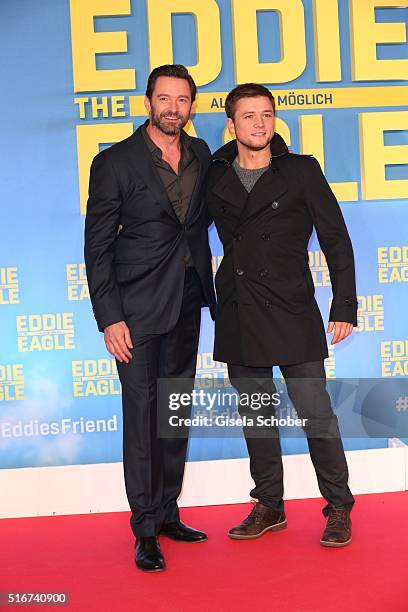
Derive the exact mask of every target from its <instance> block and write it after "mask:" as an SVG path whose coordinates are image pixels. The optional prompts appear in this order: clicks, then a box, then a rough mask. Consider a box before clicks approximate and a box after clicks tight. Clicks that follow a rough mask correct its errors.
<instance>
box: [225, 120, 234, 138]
mask: <svg viewBox="0 0 408 612" xmlns="http://www.w3.org/2000/svg"><path fill="white" fill-rule="evenodd" d="M227 128H228V131H229V133H230V134H231V136H235V125H234V122H233V120H232V119H230V118H228V119H227Z"/></svg>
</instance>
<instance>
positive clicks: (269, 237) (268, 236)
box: [261, 232, 271, 240]
mask: <svg viewBox="0 0 408 612" xmlns="http://www.w3.org/2000/svg"><path fill="white" fill-rule="evenodd" d="M261 238H262V240H270V239H271V235H270V234H269V233H266V232H264V233H263V234H262V235H261Z"/></svg>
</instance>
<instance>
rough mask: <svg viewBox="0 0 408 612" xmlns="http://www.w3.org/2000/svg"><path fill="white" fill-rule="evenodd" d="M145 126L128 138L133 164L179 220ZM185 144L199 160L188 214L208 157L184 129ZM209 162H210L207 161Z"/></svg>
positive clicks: (169, 212)
mask: <svg viewBox="0 0 408 612" xmlns="http://www.w3.org/2000/svg"><path fill="white" fill-rule="evenodd" d="M148 123H149V121H148V120H147V121H146V122H145V124H144V127H146V126H147V125H148ZM142 129H143V126H140V127H138V128H137V130H136V131H135V132H133V134H132V135H131V136H130V137H129V138H128V139H127V143H128V145H129V146H130V147H131V148H132V155H131V156H130V159H131V163H132V166H133V168H134V170H135V172H136V173H137V175H138V176H139V177H140V179H141V180H142V181H143V182H144V183H145V185H146V186H147V187H148V189H149V190H150V191H151V192H152V194H153V195H154V197H155V199H156V200H157V202H159V204H161V206H162V207H163V208H164V210H165V211H166V212H167V213H168V214H169V215H170V216H171V217H172V218H173V219H175V220H176V221H177V222H178V218H177V215H176V213H175V212H174V209H173V207H172V205H171V203H170V200H169V198H168V196H167V192H166V189H165V187H164V185H163V181H162V180H161V178H160V175H159V173H158V171H157V168H156V166H155V165H154V162H153V159H152V154H151V151H150V149H149V146H148V143H147V142H146V139H145V138H144V136H143V132H142ZM182 139H183V146H190V147H191V149H192V150H193V152H194V155H195V156H196V157H197V159H198V161H199V172H198V176H197V180H196V184H195V187H194V191H193V194H192V197H191V202H190V206H189V210H188V212H187V216H188V217H189V216H190V214H191V213H192V212H193V208H194V207H195V204H196V199H197V197H196V196H197V193H198V192H199V186H200V183H201V180H202V176H203V167H204V164H205V162H206V159H204V157H203V152H202V149H201V147H200V146H199V145H198V144H197V139H196V138H191V136H189V135H188V134H187V133H186V132H184V130H183V134H182ZM207 163H208V162H207Z"/></svg>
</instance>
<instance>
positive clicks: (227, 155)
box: [212, 132, 289, 165]
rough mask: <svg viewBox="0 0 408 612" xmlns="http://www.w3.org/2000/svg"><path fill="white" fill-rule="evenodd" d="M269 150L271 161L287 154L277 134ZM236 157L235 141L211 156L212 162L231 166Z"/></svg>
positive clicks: (281, 139)
mask: <svg viewBox="0 0 408 612" xmlns="http://www.w3.org/2000/svg"><path fill="white" fill-rule="evenodd" d="M270 149H271V161H272V160H273V158H274V157H282V156H283V155H288V154H289V149H288V147H287V145H286V142H285V141H284V140H283V138H282V136H280V135H279V134H278V133H277V132H275V134H274V135H273V138H272V140H271V142H270ZM237 155H238V146H237V141H236V140H231V141H230V142H227V144H225V145H224V146H223V147H221V148H220V149H218V150H217V151H216V152H215V153H214V154H213V156H212V160H213V161H223V162H226V163H227V164H229V165H231V164H232V162H233V161H234V159H235V158H236V156H237Z"/></svg>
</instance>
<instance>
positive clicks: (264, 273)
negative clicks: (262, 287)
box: [259, 268, 269, 278]
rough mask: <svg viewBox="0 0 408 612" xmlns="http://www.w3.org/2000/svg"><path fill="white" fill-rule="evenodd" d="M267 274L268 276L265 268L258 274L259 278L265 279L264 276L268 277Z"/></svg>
mask: <svg viewBox="0 0 408 612" xmlns="http://www.w3.org/2000/svg"><path fill="white" fill-rule="evenodd" d="M268 274H269V270H267V269H266V268H264V269H263V270H261V271H260V272H259V276H260V277H261V278H265V276H268Z"/></svg>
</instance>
